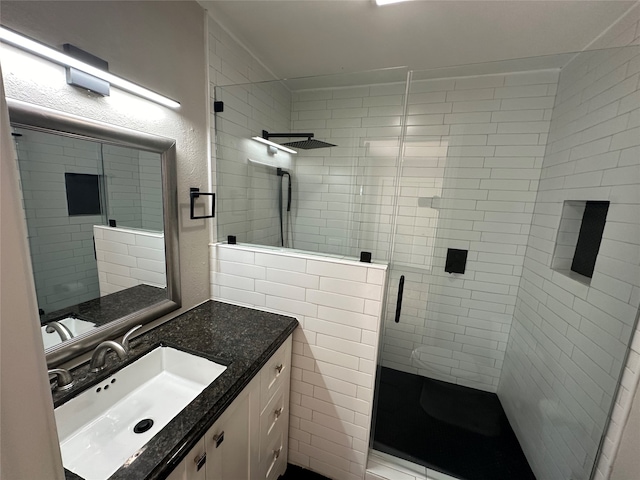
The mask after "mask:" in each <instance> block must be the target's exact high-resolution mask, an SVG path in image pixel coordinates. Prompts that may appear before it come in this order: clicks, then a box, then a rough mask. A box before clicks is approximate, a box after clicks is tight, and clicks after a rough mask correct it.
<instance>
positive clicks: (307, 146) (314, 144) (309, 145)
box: [282, 135, 336, 150]
mask: <svg viewBox="0 0 640 480" xmlns="http://www.w3.org/2000/svg"><path fill="white" fill-rule="evenodd" d="M282 145H284V146H285V147H291V148H301V149H303V150H312V149H314V148H328V147H335V146H336V145H334V144H333V143H327V142H323V141H322V140H316V139H315V138H313V135H312V136H311V137H310V138H307V139H306V140H298V141H297V142H287V143H283V144H282Z"/></svg>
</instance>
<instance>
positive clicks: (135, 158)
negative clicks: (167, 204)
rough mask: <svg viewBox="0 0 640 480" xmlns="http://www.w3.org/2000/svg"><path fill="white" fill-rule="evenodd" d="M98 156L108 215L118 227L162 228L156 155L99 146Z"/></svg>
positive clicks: (159, 181) (122, 148)
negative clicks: (100, 155)
mask: <svg viewBox="0 0 640 480" xmlns="http://www.w3.org/2000/svg"><path fill="white" fill-rule="evenodd" d="M102 158H103V167H104V178H105V181H106V190H107V200H106V206H107V210H108V212H109V213H108V218H109V219H110V220H111V219H112V220H115V221H116V224H117V225H118V226H119V227H128V228H144V229H148V230H155V231H162V230H163V229H164V227H163V223H164V222H163V217H162V170H161V163H160V155H159V154H157V153H151V152H142V151H140V150H137V149H133V148H126V147H119V146H115V145H103V146H102Z"/></svg>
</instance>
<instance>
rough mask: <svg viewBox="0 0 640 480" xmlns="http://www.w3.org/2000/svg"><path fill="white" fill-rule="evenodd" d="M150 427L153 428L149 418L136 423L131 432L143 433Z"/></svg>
mask: <svg viewBox="0 0 640 480" xmlns="http://www.w3.org/2000/svg"><path fill="white" fill-rule="evenodd" d="M151 427H153V420H151V419H150V418H145V419H144V420H140V421H139V422H138V423H136V426H135V427H133V432H134V433H144V432H146V431H147V430H149V429H150V428H151Z"/></svg>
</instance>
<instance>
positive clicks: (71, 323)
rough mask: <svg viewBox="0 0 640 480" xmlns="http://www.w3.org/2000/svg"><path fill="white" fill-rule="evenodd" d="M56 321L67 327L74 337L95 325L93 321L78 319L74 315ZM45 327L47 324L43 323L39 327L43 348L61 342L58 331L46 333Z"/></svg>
mask: <svg viewBox="0 0 640 480" xmlns="http://www.w3.org/2000/svg"><path fill="white" fill-rule="evenodd" d="M56 321H57V322H58V323H61V324H62V325H64V326H65V327H67V328H68V329H69V331H70V332H71V334H72V335H73V336H74V337H77V336H78V335H82V334H83V333H84V332H88V331H89V330H92V329H93V328H94V327H95V324H94V323H92V322H87V321H85V320H80V319H79V318H75V317H67V318H63V319H62V320H56ZM46 328H47V326H46V325H43V326H42V328H41V329H40V330H41V331H42V341H43V342H44V348H45V349H47V348H49V347H53V346H54V345H57V344H59V343H61V342H62V339H61V338H60V335H58V332H55V331H54V332H52V333H48V332H47V331H46Z"/></svg>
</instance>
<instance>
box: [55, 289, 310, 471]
mask: <svg viewBox="0 0 640 480" xmlns="http://www.w3.org/2000/svg"><path fill="white" fill-rule="evenodd" d="M297 325H298V321H297V320H296V319H295V318H292V317H287V316H284V315H277V314H274V313H267V312H263V311H260V310H254V309H250V308H245V307H239V306H235V305H230V304H226V303H221V302H215V301H208V302H206V303H204V304H202V305H200V306H198V307H195V308H194V309H192V310H189V311H188V312H186V313H183V314H182V315H180V316H178V317H176V318H175V319H173V320H170V321H168V322H167V323H164V324H162V325H160V326H159V327H157V328H154V329H153V330H150V331H149V332H146V333H144V334H142V335H140V336H139V337H137V338H135V339H133V340H132V341H131V342H130V346H131V353H130V357H129V359H128V360H127V362H125V363H121V362H119V361H118V360H117V357H116V356H115V355H114V354H113V352H110V353H109V354H108V355H107V368H106V369H105V370H104V371H103V372H100V373H99V374H94V373H90V372H89V371H88V370H89V366H88V363H85V364H83V365H81V366H79V367H77V368H75V369H73V370H72V373H73V375H74V377H75V379H76V385H75V386H74V387H73V389H71V390H70V391H68V392H55V393H54V395H53V400H54V405H55V406H56V407H57V406H59V405H62V404H63V403H65V402H66V401H68V400H70V399H71V398H72V397H73V396H74V395H75V394H77V393H79V392H80V391H82V390H85V389H86V388H87V387H89V386H92V385H94V384H96V383H99V382H101V381H103V380H104V379H105V378H107V377H109V376H110V375H111V374H113V373H114V372H115V371H117V370H119V369H120V368H122V367H123V366H125V365H127V364H129V363H131V362H133V361H135V360H136V359H138V358H139V357H141V356H143V355H144V354H145V353H147V352H148V351H150V350H152V349H153V348H155V347H157V346H158V345H160V344H164V345H169V346H173V347H177V348H180V349H183V350H185V351H191V352H193V353H196V354H199V355H201V356H204V357H207V358H210V359H212V360H217V361H218V362H219V363H225V364H227V365H228V367H227V369H226V370H225V371H224V373H222V375H220V376H219V377H218V378H217V379H216V380H215V381H214V382H213V383H212V384H211V385H209V386H208V387H207V388H205V389H204V390H203V391H202V393H201V394H200V395H198V397H196V399H195V400H194V401H193V402H191V403H190V404H189V405H187V407H185V408H184V410H182V411H181V412H180V413H179V414H178V415H176V417H175V418H173V420H171V422H169V423H168V424H167V426H166V427H165V428H163V429H162V430H161V431H160V432H159V433H158V434H156V435H155V436H154V437H153V438H152V439H151V440H150V441H149V442H148V443H147V444H146V445H145V446H144V447H142V448H141V449H140V450H139V451H138V452H137V453H136V454H135V455H137V458H135V460H133V461H132V462H131V463H129V465H127V466H123V467H121V468H120V469H119V470H118V471H116V472H115V473H114V474H113V475H112V476H111V477H110V479H111V480H125V479H126V480H136V479H139V480H143V479H145V480H156V479H158V480H159V479H163V478H166V477H167V476H168V475H169V473H171V471H172V470H173V468H174V467H175V466H176V465H178V464H179V463H180V461H181V460H182V459H183V458H184V457H185V456H186V455H187V453H188V452H189V451H190V450H191V448H192V447H193V446H194V445H195V444H196V443H197V442H198V440H199V439H200V438H202V436H203V435H204V434H205V433H206V432H207V430H208V429H209V428H210V427H211V426H212V425H213V423H214V422H215V421H216V420H217V419H218V417H220V415H221V414H222V412H224V410H225V409H226V407H227V406H229V405H230V404H231V402H233V400H234V399H235V398H236V397H237V396H238V394H239V393H240V392H241V391H242V390H243V388H244V387H245V386H247V385H248V383H249V382H250V381H251V379H252V378H253V377H254V376H255V375H256V373H258V371H259V370H260V369H261V368H262V366H264V365H265V364H266V362H267V360H268V359H269V357H271V355H273V354H274V353H275V352H276V350H277V349H278V348H279V347H280V345H282V343H284V341H285V340H286V339H287V337H288V336H289V335H290V334H291V333H292V332H293V330H295V328H296V327H297ZM65 474H66V478H67V480H78V479H80V478H81V477H78V476H77V475H75V474H73V473H72V472H69V471H68V470H65Z"/></svg>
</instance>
